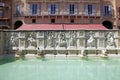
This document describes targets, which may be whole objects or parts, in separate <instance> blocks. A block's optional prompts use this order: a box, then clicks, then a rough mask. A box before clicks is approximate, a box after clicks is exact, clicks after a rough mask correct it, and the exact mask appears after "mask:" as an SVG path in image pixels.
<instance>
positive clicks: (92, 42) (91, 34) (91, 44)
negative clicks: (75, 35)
mask: <svg viewBox="0 0 120 80" xmlns="http://www.w3.org/2000/svg"><path fill="white" fill-rule="evenodd" d="M86 38H87V47H95V42H96V41H95V33H94V32H92V31H91V32H89V33H88V35H87V37H86Z"/></svg>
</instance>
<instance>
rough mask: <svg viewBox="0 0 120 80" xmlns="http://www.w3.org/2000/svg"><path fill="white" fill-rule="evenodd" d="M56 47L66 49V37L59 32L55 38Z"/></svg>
mask: <svg viewBox="0 0 120 80" xmlns="http://www.w3.org/2000/svg"><path fill="white" fill-rule="evenodd" d="M57 39H58V40H57V47H67V43H66V36H65V33H64V32H60V33H59V34H58V37H57Z"/></svg>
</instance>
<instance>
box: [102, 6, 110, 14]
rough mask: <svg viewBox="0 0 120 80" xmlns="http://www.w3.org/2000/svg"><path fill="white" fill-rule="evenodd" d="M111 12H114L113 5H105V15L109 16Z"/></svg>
mask: <svg viewBox="0 0 120 80" xmlns="http://www.w3.org/2000/svg"><path fill="white" fill-rule="evenodd" d="M111 14H112V7H111V5H105V6H103V15H104V16H109V15H111Z"/></svg>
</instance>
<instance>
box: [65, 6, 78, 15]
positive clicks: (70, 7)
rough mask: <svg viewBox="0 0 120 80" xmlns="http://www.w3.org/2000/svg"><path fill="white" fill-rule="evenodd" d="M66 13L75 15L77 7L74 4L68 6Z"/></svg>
mask: <svg viewBox="0 0 120 80" xmlns="http://www.w3.org/2000/svg"><path fill="white" fill-rule="evenodd" d="M67 12H68V14H77V5H76V4H68V6H67Z"/></svg>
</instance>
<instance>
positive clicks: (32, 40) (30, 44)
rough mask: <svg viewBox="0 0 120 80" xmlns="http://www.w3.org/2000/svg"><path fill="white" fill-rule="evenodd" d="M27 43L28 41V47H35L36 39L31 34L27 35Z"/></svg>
mask: <svg viewBox="0 0 120 80" xmlns="http://www.w3.org/2000/svg"><path fill="white" fill-rule="evenodd" d="M27 41H28V47H35V46H36V45H35V42H36V39H35V36H34V35H33V34H32V33H31V34H29V35H28V37H27Z"/></svg>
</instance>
